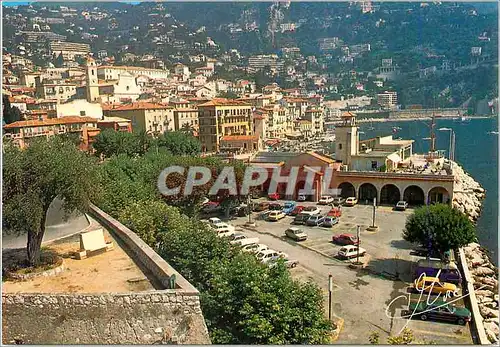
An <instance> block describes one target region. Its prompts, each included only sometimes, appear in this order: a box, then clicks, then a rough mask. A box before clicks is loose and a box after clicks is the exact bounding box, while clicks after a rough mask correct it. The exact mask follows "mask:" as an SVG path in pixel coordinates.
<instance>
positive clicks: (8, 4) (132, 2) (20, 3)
mask: <svg viewBox="0 0 500 347" xmlns="http://www.w3.org/2000/svg"><path fill="white" fill-rule="evenodd" d="M32 2H34V1H2V5H3V6H19V5H29V4H30V3H32ZM40 2H43V1H40ZM119 2H124V3H127V4H133V5H137V4H138V3H140V1H119Z"/></svg>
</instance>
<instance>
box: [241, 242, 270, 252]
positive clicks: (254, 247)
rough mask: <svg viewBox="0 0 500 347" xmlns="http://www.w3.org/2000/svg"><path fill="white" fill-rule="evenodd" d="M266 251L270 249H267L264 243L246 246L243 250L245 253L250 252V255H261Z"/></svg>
mask: <svg viewBox="0 0 500 347" xmlns="http://www.w3.org/2000/svg"><path fill="white" fill-rule="evenodd" d="M266 249H269V247H267V246H266V245H264V244H262V243H252V244H249V245H244V246H243V247H242V248H241V250H242V251H243V252H250V253H259V252H261V251H265V250H266Z"/></svg>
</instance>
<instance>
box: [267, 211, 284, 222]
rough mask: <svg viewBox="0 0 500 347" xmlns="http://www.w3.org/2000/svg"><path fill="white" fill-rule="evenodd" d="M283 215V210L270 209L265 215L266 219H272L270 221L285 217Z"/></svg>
mask: <svg viewBox="0 0 500 347" xmlns="http://www.w3.org/2000/svg"><path fill="white" fill-rule="evenodd" d="M285 216H286V215H285V214H284V213H283V211H271V212H269V214H268V215H267V220H268V221H272V222H276V221H279V220H280V219H282V218H285Z"/></svg>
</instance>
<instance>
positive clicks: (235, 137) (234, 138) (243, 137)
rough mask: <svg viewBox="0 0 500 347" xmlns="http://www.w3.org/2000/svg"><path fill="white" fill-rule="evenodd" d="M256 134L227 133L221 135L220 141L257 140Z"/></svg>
mask: <svg viewBox="0 0 500 347" xmlns="http://www.w3.org/2000/svg"><path fill="white" fill-rule="evenodd" d="M258 140H259V137H258V136H257V135H228V136H223V137H222V139H221V141H258Z"/></svg>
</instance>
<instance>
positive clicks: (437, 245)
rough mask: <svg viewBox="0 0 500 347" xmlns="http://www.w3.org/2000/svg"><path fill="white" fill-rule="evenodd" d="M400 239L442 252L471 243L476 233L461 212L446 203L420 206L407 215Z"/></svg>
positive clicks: (442, 253)
mask: <svg viewBox="0 0 500 347" xmlns="http://www.w3.org/2000/svg"><path fill="white" fill-rule="evenodd" d="M403 238H404V239H405V240H406V241H409V242H415V243H419V244H421V245H422V246H424V247H429V248H431V249H430V250H432V251H437V252H439V253H440V254H441V255H444V253H445V252H447V251H449V250H450V249H457V248H460V247H463V246H466V245H467V244H469V243H471V242H473V241H474V240H475V239H476V234H475V230H474V225H473V224H472V222H471V221H470V220H469V218H468V217H467V216H466V215H465V214H463V213H462V212H460V211H459V210H457V209H455V208H453V207H451V206H449V205H447V204H435V205H430V206H423V207H420V208H418V209H416V210H415V212H414V213H413V214H412V215H411V216H410V217H408V219H407V220H406V224H405V229H404V230H403Z"/></svg>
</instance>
